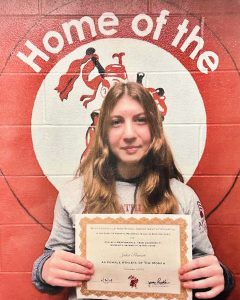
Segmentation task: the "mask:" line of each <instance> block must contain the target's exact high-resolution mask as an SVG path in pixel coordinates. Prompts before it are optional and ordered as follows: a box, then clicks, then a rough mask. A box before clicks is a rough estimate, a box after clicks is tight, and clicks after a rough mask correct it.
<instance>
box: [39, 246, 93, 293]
mask: <svg viewBox="0 0 240 300" xmlns="http://www.w3.org/2000/svg"><path fill="white" fill-rule="evenodd" d="M93 273H94V269H93V264H92V263H91V262H90V261H88V260H86V259H85V258H83V257H81V256H79V255H76V254H73V253H70V252H66V251H63V250H56V251H55V252H54V253H53V254H52V256H51V257H50V258H49V259H48V260H46V262H45V263H44V265H43V269H42V279H43V280H44V281H45V282H46V283H48V284H50V285H52V286H62V287H76V286H80V285H81V284H82V281H85V280H90V279H91V275H92V274H93Z"/></svg>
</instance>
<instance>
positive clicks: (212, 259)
mask: <svg viewBox="0 0 240 300" xmlns="http://www.w3.org/2000/svg"><path fill="white" fill-rule="evenodd" d="M213 264H219V263H218V259H217V258H216V256H214V255H207V256H202V257H199V258H195V259H193V260H191V261H190V262H188V263H186V264H185V265H183V266H182V267H181V268H180V270H179V273H180V274H184V273H186V272H189V271H191V270H193V269H200V268H203V267H207V266H210V265H213ZM220 268H221V267H220Z"/></svg>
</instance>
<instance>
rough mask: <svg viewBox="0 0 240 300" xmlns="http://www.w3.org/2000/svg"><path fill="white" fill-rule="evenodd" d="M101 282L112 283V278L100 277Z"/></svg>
mask: <svg viewBox="0 0 240 300" xmlns="http://www.w3.org/2000/svg"><path fill="white" fill-rule="evenodd" d="M101 282H102V283H106V284H108V283H112V282H113V280H112V278H109V277H103V278H102V279H101Z"/></svg>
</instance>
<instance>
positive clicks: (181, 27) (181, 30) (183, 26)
mask: <svg viewBox="0 0 240 300" xmlns="http://www.w3.org/2000/svg"><path fill="white" fill-rule="evenodd" d="M188 22H189V21H188V20H186V19H184V21H183V23H182V24H180V25H178V34H177V35H176V36H175V38H174V40H173V42H172V45H173V46H174V47H177V45H178V43H179V42H180V40H181V38H182V37H183V35H184V34H185V33H187V32H188V29H187V25H188Z"/></svg>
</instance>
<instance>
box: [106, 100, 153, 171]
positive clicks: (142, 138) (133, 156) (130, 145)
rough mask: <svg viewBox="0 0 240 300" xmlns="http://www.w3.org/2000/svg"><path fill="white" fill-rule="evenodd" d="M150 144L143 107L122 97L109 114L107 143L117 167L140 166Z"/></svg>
mask: <svg viewBox="0 0 240 300" xmlns="http://www.w3.org/2000/svg"><path fill="white" fill-rule="evenodd" d="M151 142H152V138H151V133H150V129H149V124H148V121H147V118H146V115H145V111H144V109H143V107H142V106H141V105H140V104H139V103H138V102H137V101H136V100H134V99H133V98H131V97H130V96H128V95H124V96H123V97H122V98H120V99H119V100H118V102H117V104H116V106H115V107H114V108H113V110H112V112H111V114H110V125H109V130H108V143H109V146H110V149H111V151H112V153H113V154H114V155H115V157H116V158H117V167H118V168H119V167H121V168H132V167H133V166H135V167H136V166H138V165H140V161H141V159H142V158H143V157H144V156H145V155H146V154H147V152H148V149H149V146H150V144H151Z"/></svg>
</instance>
